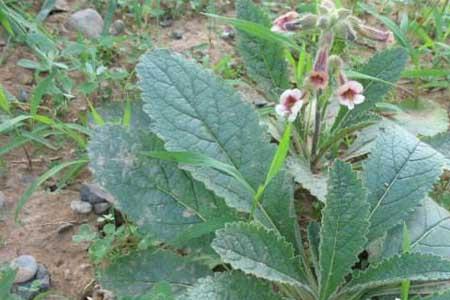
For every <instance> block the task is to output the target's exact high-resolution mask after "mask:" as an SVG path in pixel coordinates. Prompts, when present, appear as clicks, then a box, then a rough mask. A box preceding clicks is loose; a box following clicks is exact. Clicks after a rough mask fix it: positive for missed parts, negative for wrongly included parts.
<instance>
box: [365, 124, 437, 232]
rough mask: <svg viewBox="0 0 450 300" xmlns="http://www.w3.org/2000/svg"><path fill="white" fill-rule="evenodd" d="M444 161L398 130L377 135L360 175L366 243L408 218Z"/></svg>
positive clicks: (410, 136)
mask: <svg viewBox="0 0 450 300" xmlns="http://www.w3.org/2000/svg"><path fill="white" fill-rule="evenodd" d="M443 161H444V159H443V157H442V155H440V154H439V153H438V152H436V151H435V150H434V149H433V148H431V147H430V146H428V145H427V144H425V143H422V142H421V141H419V140H418V139H417V138H416V137H414V136H413V135H411V134H410V133H408V132H406V131H405V130H403V129H401V128H399V127H387V128H385V129H384V130H382V131H381V132H380V134H379V136H378V138H377V141H376V145H375V146H374V147H373V148H372V152H371V155H370V156H369V159H368V160H367V161H366V163H365V164H364V172H363V176H364V179H365V184H366V187H367V189H368V200H369V203H370V206H371V208H370V230H369V235H368V237H369V241H370V240H373V239H375V238H377V237H380V236H382V235H383V234H385V233H386V231H388V230H389V229H392V228H393V227H394V226H396V225H398V224H400V223H402V222H403V221H405V220H406V219H407V218H408V216H409V215H410V213H412V211H413V210H414V209H415V207H416V206H417V205H418V204H419V203H420V202H421V201H422V200H423V199H424V198H425V196H426V195H427V194H428V192H429V191H430V190H431V188H432V186H433V184H434V183H435V182H436V180H437V179H438V178H439V176H440V174H441V172H442V165H443Z"/></svg>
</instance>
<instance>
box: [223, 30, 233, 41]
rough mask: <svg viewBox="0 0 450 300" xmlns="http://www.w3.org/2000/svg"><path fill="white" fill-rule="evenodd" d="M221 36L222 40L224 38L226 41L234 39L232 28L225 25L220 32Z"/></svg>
mask: <svg viewBox="0 0 450 300" xmlns="http://www.w3.org/2000/svg"><path fill="white" fill-rule="evenodd" d="M221 37H222V39H224V40H226V41H227V40H234V37H235V33H234V30H233V28H231V27H225V28H224V29H223V32H222V35H221Z"/></svg>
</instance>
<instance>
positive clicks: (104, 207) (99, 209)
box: [94, 202, 111, 215]
mask: <svg viewBox="0 0 450 300" xmlns="http://www.w3.org/2000/svg"><path fill="white" fill-rule="evenodd" d="M110 208H111V204H109V203H107V202H103V203H97V204H94V212H95V213H96V214H97V215H103V214H104V213H106V212H107V211H108V209H110Z"/></svg>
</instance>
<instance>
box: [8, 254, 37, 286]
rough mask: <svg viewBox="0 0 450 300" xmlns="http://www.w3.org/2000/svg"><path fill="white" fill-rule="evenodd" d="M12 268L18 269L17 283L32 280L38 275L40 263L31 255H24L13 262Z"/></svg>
mask: <svg viewBox="0 0 450 300" xmlns="http://www.w3.org/2000/svg"><path fill="white" fill-rule="evenodd" d="M11 268H13V269H17V273H16V280H15V281H14V282H15V283H22V282H27V281H28V280H31V279H33V278H34V276H35V275H36V272H37V270H38V265H37V262H36V259H34V257H33V256H31V255H22V256H19V257H17V258H15V259H14V260H13V261H12V262H11Z"/></svg>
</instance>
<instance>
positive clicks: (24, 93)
mask: <svg viewBox="0 0 450 300" xmlns="http://www.w3.org/2000/svg"><path fill="white" fill-rule="evenodd" d="M28 99H29V96H28V92H27V91H26V90H24V89H20V91H19V95H18V96H17V100H19V101H20V102H28Z"/></svg>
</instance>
